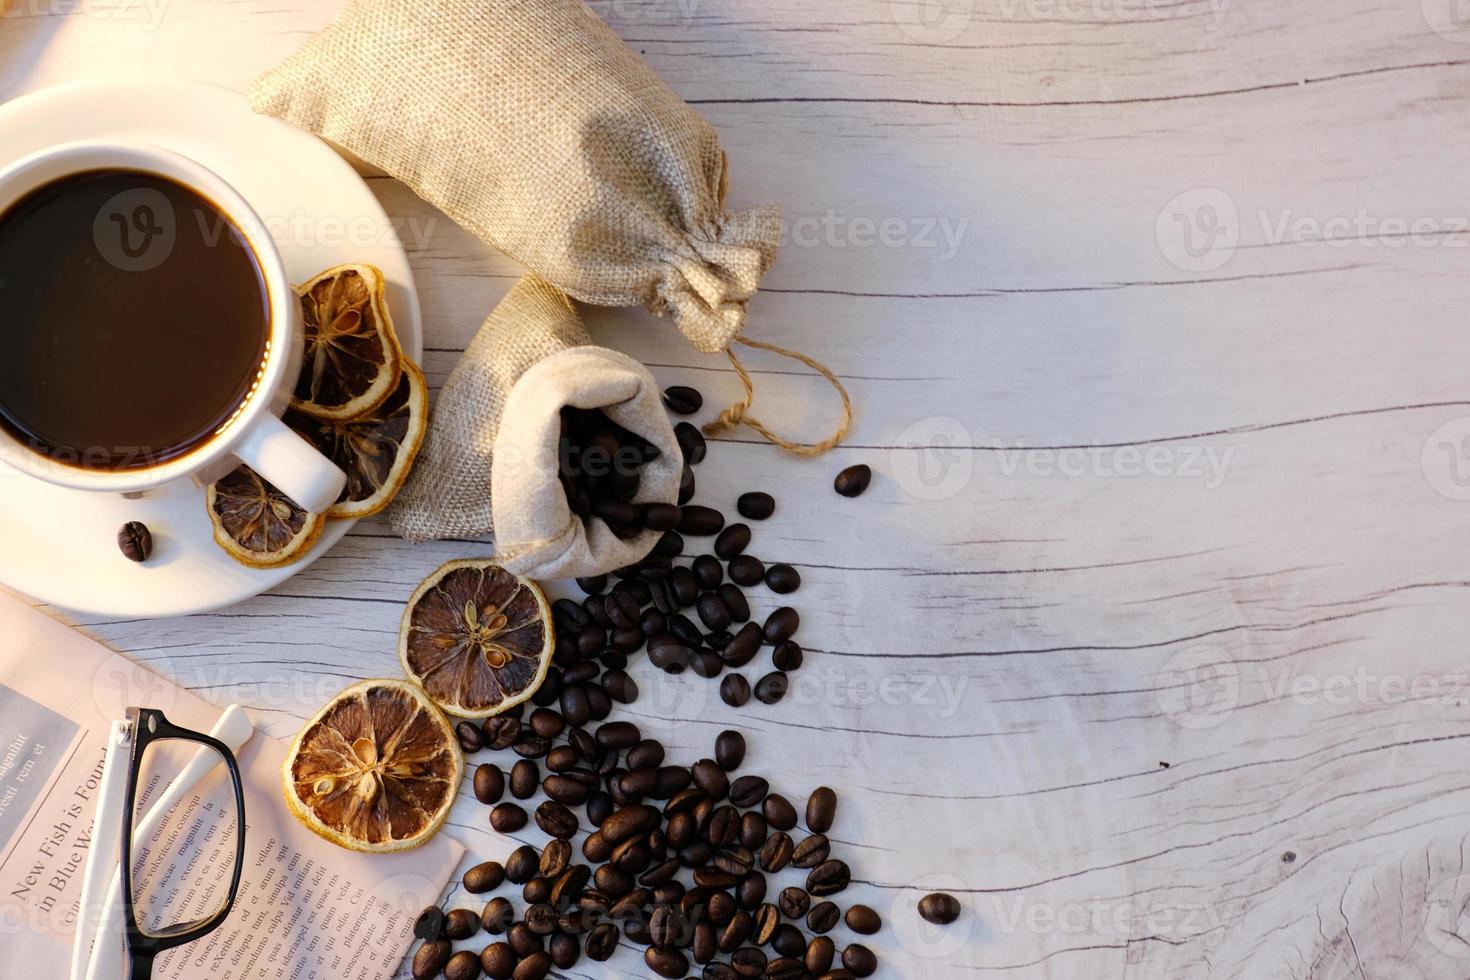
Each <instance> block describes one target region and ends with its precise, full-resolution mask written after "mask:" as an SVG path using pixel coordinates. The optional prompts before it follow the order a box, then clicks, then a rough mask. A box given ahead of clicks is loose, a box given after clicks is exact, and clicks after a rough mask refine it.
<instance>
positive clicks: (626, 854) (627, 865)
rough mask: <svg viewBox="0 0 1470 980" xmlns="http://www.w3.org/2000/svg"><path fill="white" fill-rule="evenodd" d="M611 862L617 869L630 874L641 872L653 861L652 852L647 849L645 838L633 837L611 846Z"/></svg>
mask: <svg viewBox="0 0 1470 980" xmlns="http://www.w3.org/2000/svg"><path fill="white" fill-rule="evenodd" d="M612 863H613V864H614V865H616V866H617V869H618V870H619V871H626V872H627V873H628V874H630V875H636V874H642V873H643V872H644V871H645V870H647V868H648V866H649V865H650V864H652V863H653V852H652V851H650V850H649V849H648V842H647V841H646V840H644V839H643V838H641V837H634V838H633V839H632V840H625V841H623V842H622V843H621V844H619V845H618V846H617V847H615V848H613V853H612Z"/></svg>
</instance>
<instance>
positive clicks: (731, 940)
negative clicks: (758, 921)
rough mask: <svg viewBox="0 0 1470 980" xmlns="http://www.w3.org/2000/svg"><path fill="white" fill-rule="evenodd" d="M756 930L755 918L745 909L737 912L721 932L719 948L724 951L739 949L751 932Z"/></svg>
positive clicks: (730, 951) (729, 951)
mask: <svg viewBox="0 0 1470 980" xmlns="http://www.w3.org/2000/svg"><path fill="white" fill-rule="evenodd" d="M754 931H755V919H754V918H752V917H751V914H750V913H749V912H747V911H745V910H744V909H741V910H740V911H738V912H736V913H735V914H734V915H733V916H731V917H730V921H729V922H727V923H725V928H724V930H723V931H722V932H721V933H720V939H719V944H718V945H719V948H720V952H722V953H733V952H735V951H736V950H737V949H739V948H740V947H741V946H742V945H743V944H744V943H745V941H746V940H747V939H749V938H750V934H751V933H752V932H754Z"/></svg>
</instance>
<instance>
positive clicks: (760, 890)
mask: <svg viewBox="0 0 1470 980" xmlns="http://www.w3.org/2000/svg"><path fill="white" fill-rule="evenodd" d="M765 900H766V876H765V875H763V874H761V873H760V872H759V871H752V872H750V873H749V874H747V875H745V876H744V877H742V878H741V879H740V883H739V884H738V885H737V886H736V887H735V904H736V905H739V906H740V907H741V908H743V909H756V908H760V906H761V903H762V902H764V901H765Z"/></svg>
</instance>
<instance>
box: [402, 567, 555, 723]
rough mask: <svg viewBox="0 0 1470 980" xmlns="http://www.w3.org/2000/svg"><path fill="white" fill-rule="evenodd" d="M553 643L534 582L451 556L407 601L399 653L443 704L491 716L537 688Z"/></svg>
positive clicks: (543, 601) (541, 595)
mask: <svg viewBox="0 0 1470 980" xmlns="http://www.w3.org/2000/svg"><path fill="white" fill-rule="evenodd" d="M555 641H556V637H555V633H554V631H553V629H552V625H551V608H550V607H549V606H548V605H547V604H546V596H545V594H544V593H542V591H541V587H540V586H538V585H537V584H536V583H535V582H532V581H531V580H530V579H526V578H521V577H520V576H518V575H513V574H511V573H510V572H508V571H506V570H505V569H503V568H501V567H500V566H499V565H495V564H492V563H490V562H488V561H472V560H466V561H452V562H450V563H449V564H447V565H444V566H443V567H441V568H440V569H439V570H438V571H436V572H435V573H434V574H433V575H430V576H429V577H428V578H427V579H425V580H424V582H423V584H422V585H420V586H419V587H418V590H417V591H416V592H414V594H413V598H411V599H409V601H408V608H407V609H406V610H404V613H403V622H402V624H401V625H400V627H399V632H398V656H399V659H400V660H402V661H403V669H404V670H405V671H407V672H408V676H409V677H410V678H412V679H413V680H415V681H418V682H419V683H420V684H422V685H423V688H424V690H425V691H427V692H428V694H429V697H431V698H433V699H434V701H435V703H437V704H438V705H439V706H440V707H441V708H443V709H444V710H446V711H448V712H449V713H450V714H454V715H460V716H462V717H465V718H488V717H490V716H491V715H496V714H499V713H500V712H502V711H504V710H505V709H506V708H509V707H512V706H514V705H517V704H520V703H521V702H522V701H524V700H526V699H527V698H529V697H530V696H531V695H532V694H535V693H536V688H538V687H540V686H541V682H542V681H543V680H545V679H546V668H547V667H548V666H550V664H551V653H552V648H553V647H554V646H555Z"/></svg>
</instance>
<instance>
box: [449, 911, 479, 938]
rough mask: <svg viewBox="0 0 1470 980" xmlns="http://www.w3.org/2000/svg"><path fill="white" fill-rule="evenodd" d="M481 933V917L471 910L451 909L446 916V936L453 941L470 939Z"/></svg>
mask: <svg viewBox="0 0 1470 980" xmlns="http://www.w3.org/2000/svg"><path fill="white" fill-rule="evenodd" d="M479 931H480V917H479V916H478V915H476V914H475V913H473V912H471V911H470V910H469V909H450V910H449V912H448V913H447V914H446V915H445V916H444V935H445V937H446V938H449V939H453V940H456V941H457V940H460V939H468V938H470V937H471V936H473V935H474V934H475V933H477V932H479Z"/></svg>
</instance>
